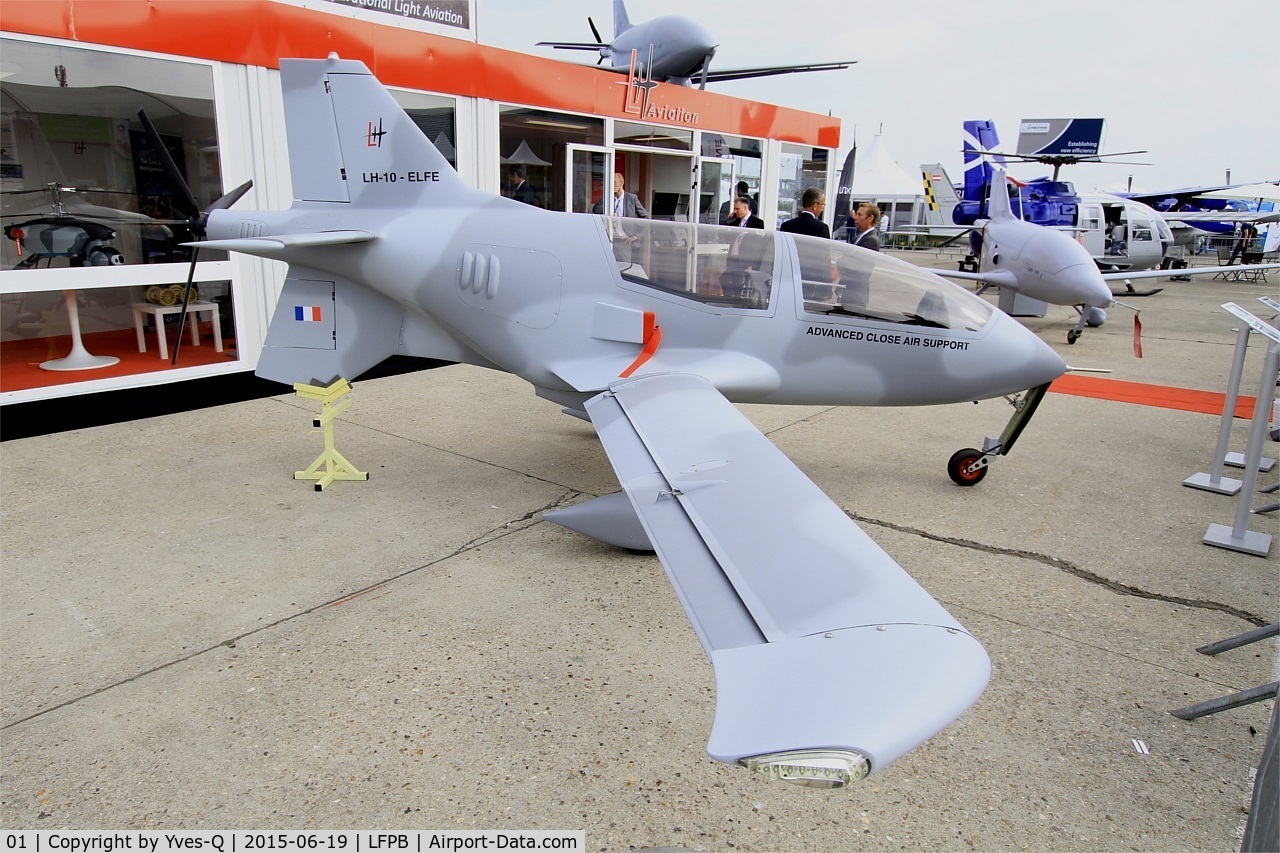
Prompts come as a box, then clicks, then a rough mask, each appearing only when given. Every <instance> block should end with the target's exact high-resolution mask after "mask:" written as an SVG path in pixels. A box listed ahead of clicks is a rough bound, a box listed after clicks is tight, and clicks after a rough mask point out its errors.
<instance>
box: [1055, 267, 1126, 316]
mask: <svg viewBox="0 0 1280 853" xmlns="http://www.w3.org/2000/svg"><path fill="white" fill-rule="evenodd" d="M1058 277H1059V279H1060V280H1061V281H1063V282H1064V283H1066V285H1067V287H1068V288H1069V289H1070V293H1071V297H1070V302H1071V304H1072V305H1088V306H1089V307H1090V308H1109V307H1110V306H1111V303H1112V301H1113V296H1112V294H1111V288H1110V287H1108V286H1107V281H1106V279H1104V278H1103V277H1102V273H1100V272H1099V271H1098V267H1097V266H1096V265H1095V264H1094V263H1093V261H1092V260H1090V261H1089V262H1088V263H1084V264H1074V265H1072V266H1069V267H1067V268H1065V269H1064V270H1062V272H1060V273H1058Z"/></svg>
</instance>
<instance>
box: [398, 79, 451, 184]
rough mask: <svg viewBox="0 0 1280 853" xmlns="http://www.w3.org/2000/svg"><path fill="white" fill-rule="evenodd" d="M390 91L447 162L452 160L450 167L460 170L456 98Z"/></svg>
mask: <svg viewBox="0 0 1280 853" xmlns="http://www.w3.org/2000/svg"><path fill="white" fill-rule="evenodd" d="M390 91H391V97H393V98H395V99H396V103H397V104H399V105H400V106H401V107H403V108H404V111H405V112H406V113H407V114H408V116H409V118H411V119H412V120H413V123H414V124H416V125H417V126H418V129H419V130H421V131H422V134H423V135H424V136H426V137H427V139H429V140H431V143H432V144H433V145H435V147H436V148H437V149H438V150H439V151H440V153H441V154H443V155H444V159H446V160H448V161H449V165H450V166H452V167H453V168H455V169H457V168H458V133H457V129H456V128H457V119H456V115H457V107H456V105H455V104H454V100H453V98H445V97H442V96H440V95H428V94H426V93H425V92H410V91H405V90H400V89H392V90H390Z"/></svg>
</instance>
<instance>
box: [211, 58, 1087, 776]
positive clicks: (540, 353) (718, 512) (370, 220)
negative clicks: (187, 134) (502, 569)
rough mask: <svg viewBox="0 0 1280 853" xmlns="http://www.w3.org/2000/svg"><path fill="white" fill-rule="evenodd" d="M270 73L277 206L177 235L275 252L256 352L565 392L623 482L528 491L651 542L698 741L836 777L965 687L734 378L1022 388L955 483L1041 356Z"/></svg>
mask: <svg viewBox="0 0 1280 853" xmlns="http://www.w3.org/2000/svg"><path fill="white" fill-rule="evenodd" d="M280 74H281V81H282V85H283V89H284V105H285V118H286V129H287V137H288V145H289V158H290V167H291V174H292V185H293V192H294V201H293V205H292V206H291V207H290V208H289V209H288V210H279V211H266V210H263V211H236V210H233V209H225V204H224V203H223V202H222V201H221V200H220V202H219V203H218V205H217V207H218V208H219V209H215V210H212V211H211V212H210V213H209V214H208V217H207V221H206V223H205V225H206V227H207V231H206V233H207V236H208V238H209V239H208V241H207V242H205V243H203V244H201V245H205V246H211V247H216V248H221V249H227V250H232V251H238V252H245V253H248V254H251V255H256V256H259V257H264V258H273V259H276V260H281V261H285V262H287V263H288V264H289V272H288V276H287V279H286V281H285V284H284V288H283V291H282V293H281V296H280V300H279V303H278V305H277V308H276V311H275V314H274V316H273V318H272V321H271V325H270V329H269V331H268V335H267V339H266V343H265V346H264V349H263V352H262V356H261V360H260V362H259V365H258V373H259V375H262V376H265V377H268V378H271V379H274V380H278V381H281V382H299V381H300V382H306V383H309V384H321V385H323V384H327V383H328V382H330V381H331V380H332V379H333V378H335V377H356V376H358V375H359V374H360V373H361V372H363V371H364V370H366V369H368V368H370V367H372V366H373V365H375V364H377V363H378V362H380V361H382V360H383V359H384V358H386V357H388V356H390V355H393V354H397V353H400V354H406V355H415V356H424V357H430V358H437V359H443V360H449V361H455V362H466V363H469V364H474V365H481V366H484V367H489V368H494V369H497V370H503V371H508V372H510V373H513V374H515V375H518V376H520V377H522V378H523V379H525V380H527V381H528V382H530V383H531V384H532V385H533V386H534V389H535V390H536V392H537V393H538V394H539V395H541V396H543V397H545V398H548V399H550V400H553V401H556V402H558V403H560V404H561V405H562V406H564V407H566V410H567V411H569V412H570V413H573V414H576V415H578V416H579V417H585V418H587V419H588V420H589V421H590V422H591V424H592V425H593V426H594V427H595V428H596V430H597V432H598V434H599V436H600V439H601V441H602V443H603V445H604V448H605V451H606V453H607V455H608V457H609V460H610V462H611V463H612V465H613V466H614V470H615V471H616V472H617V474H618V478H619V480H620V482H621V484H622V488H623V491H622V492H621V493H620V494H619V495H612V496H605V497H602V498H596V499H594V500H591V501H588V502H586V503H584V504H580V505H578V506H575V507H571V508H569V509H567V510H562V511H560V512H558V513H556V514H554V516H550V515H549V517H550V518H551V520H553V521H555V522H557V523H561V524H564V525H565V526H568V527H571V528H573V529H576V530H579V531H583V532H585V533H587V534H588V535H591V536H596V537H598V538H600V539H602V540H604V541H607V542H611V543H613V544H617V545H622V546H626V547H630V548H633V549H652V550H654V551H656V553H657V555H658V557H659V559H660V560H661V562H662V564H663V566H664V568H665V569H666V571H667V573H668V576H669V578H670V580H671V582H672V584H673V586H674V587H675V590H676V593H677V596H678V597H679V599H680V601H681V603H682V604H683V606H684V608H685V611H686V613H687V614H688V616H689V619H690V620H691V621H692V623H693V626H694V629H695V631H696V633H697V635H698V638H699V640H700V641H701V642H702V645H703V648H704V649H705V651H706V653H707V655H708V657H709V658H710V660H711V662H712V664H713V665H714V668H715V674H716V686H717V694H718V696H717V710H716V717H715V723H714V727H713V729H712V732H711V737H710V741H709V743H708V747H707V750H708V752H709V753H710V754H711V756H712V757H713V758H715V759H716V760H719V761H723V762H728V763H740V764H743V765H745V766H748V767H750V768H752V769H754V770H756V771H759V772H761V773H763V774H765V775H767V776H770V777H773V778H779V779H785V780H787V781H791V782H795V783H798V784H803V785H809V786H821V787H839V786H841V785H844V784H846V783H847V782H850V781H852V780H854V779H857V778H861V777H862V776H864V775H866V774H868V773H872V772H877V771H879V770H881V769H883V768H884V767H885V766H886V765H887V764H889V763H890V762H891V761H893V760H894V759H896V758H898V757H900V756H901V755H903V754H905V753H906V752H907V751H909V750H910V749H913V748H914V747H915V746H917V745H919V744H920V743H922V742H924V741H925V740H927V739H928V738H930V737H932V736H933V735H934V734H936V733H937V732H938V731H940V730H941V729H942V728H943V727H945V726H946V725H947V724H948V723H950V722H951V721H952V720H954V719H955V718H956V717H958V716H959V715H960V714H962V713H963V712H964V710H965V709H966V708H968V707H969V706H970V705H971V704H972V703H973V702H975V701H976V700H977V698H978V697H979V695H981V693H982V691H983V689H984V687H985V685H986V682H987V679H988V677H989V673H990V661H989V660H988V658H987V655H986V652H985V651H984V650H983V648H982V646H981V645H980V644H979V643H978V641H977V640H976V639H974V638H973V637H972V636H971V635H970V634H968V633H967V632H966V631H965V630H964V628H963V627H962V626H961V625H960V624H959V623H958V622H957V621H956V620H955V619H954V618H953V617H952V616H951V615H950V614H949V613H947V612H946V610H944V609H943V608H942V607H941V606H940V605H939V604H938V603H937V602H936V601H934V600H933V598H931V597H930V596H929V594H928V593H927V592H925V590H924V589H923V588H921V587H920V586H919V584H917V583H916V582H915V581H914V580H913V579H912V578H911V577H910V576H909V575H908V574H907V573H906V572H905V571H903V569H902V568H901V567H900V566H898V565H897V563H895V562H894V560H893V559H892V558H891V557H890V556H889V555H888V554H886V553H885V552H884V551H883V550H882V549H880V548H879V547H878V546H877V545H876V544H875V543H874V542H873V541H872V540H871V539H870V538H869V537H868V536H867V535H866V534H865V533H864V532H863V531H862V530H861V529H860V528H858V526H857V525H856V524H855V523H854V522H853V521H852V520H851V519H850V518H849V516H848V515H847V514H846V513H845V512H844V511H843V510H841V509H840V507H839V506H837V505H836V504H835V503H834V502H833V501H832V500H831V499H830V498H828V497H827V496H826V495H825V494H823V493H822V492H821V491H820V490H819V489H818V487H817V486H816V485H814V483H813V482H812V481H811V480H809V479H808V477H806V476H805V475H804V474H803V473H802V472H801V471H800V470H799V469H798V468H797V467H796V466H795V465H794V464H793V463H792V462H791V461H790V460H788V459H787V458H786V457H785V456H784V455H783V454H782V453H781V452H780V451H779V450H778V449H777V448H776V447H775V446H774V445H773V444H772V443H770V442H769V440H768V439H766V438H765V436H764V435H763V434H761V432H760V431H759V430H758V429H757V428H756V427H755V426H754V425H753V424H752V423H751V422H750V421H748V420H747V419H746V418H745V417H744V416H743V415H742V414H741V413H740V412H739V411H738V410H737V408H736V407H735V406H734V405H733V403H734V402H752V403H795V404H808V405H853V406H864V405H865V406H877V405H886V406H902V405H925V404H934V403H953V402H962V401H971V400H979V399H984V398H992V397H998V396H1005V395H1013V394H1017V393H1018V392H1022V391H1027V392H1028V393H1027V395H1024V396H1023V397H1022V399H1021V401H1020V402H1021V405H1019V406H1018V407H1017V410H1016V412H1015V414H1014V416H1013V418H1012V419H1011V421H1010V425H1009V426H1008V427H1006V430H1005V433H1006V435H1005V436H1002V439H1004V444H1003V446H1002V447H995V446H990V444H989V445H988V446H987V447H986V448H985V450H986V452H985V453H979V452H978V451H972V453H973V454H976V455H970V456H966V457H965V460H964V463H963V467H964V472H965V474H964V476H965V477H967V478H969V479H971V480H973V481H976V479H978V478H980V476H981V474H982V473H984V472H985V466H986V463H987V460H988V459H989V458H990V457H991V456H994V455H995V454H996V453H999V452H1003V450H1004V449H1006V448H1007V447H1008V446H1010V445H1011V444H1012V441H1013V438H1014V437H1016V434H1017V432H1018V431H1020V429H1021V427H1022V426H1023V425H1025V422H1026V419H1027V418H1028V417H1029V416H1030V413H1031V411H1033V410H1034V408H1035V405H1034V403H1035V402H1036V401H1038V399H1039V397H1040V396H1041V395H1043V393H1044V391H1045V389H1047V387H1048V384H1049V383H1050V382H1051V381H1052V380H1053V379H1055V378H1057V377H1058V376H1060V375H1061V374H1062V373H1063V372H1064V370H1065V369H1066V367H1065V365H1064V364H1063V362H1062V359H1061V358H1059V357H1058V355H1057V354H1055V353H1054V352H1053V351H1052V350H1051V349H1050V348H1049V347H1048V346H1047V345H1045V344H1044V343H1043V342H1042V341H1040V340H1039V339H1038V338H1037V337H1035V335H1033V334H1032V333H1031V332H1029V331H1028V330H1026V329H1025V328H1023V327H1022V326H1021V325H1019V324H1018V323H1017V322H1016V321H1014V320H1012V319H1011V318H1009V317H1008V316H1007V315H1005V314H1003V313H1001V312H999V311H997V310H995V309H994V308H993V307H992V306H991V305H990V304H988V303H987V302H986V301H985V300H983V299H980V298H978V297H977V296H975V295H973V294H972V293H969V292H968V291H966V290H965V289H964V288H962V287H960V286H958V285H955V284H952V283H950V282H947V281H945V280H944V279H941V278H939V277H937V276H935V275H934V274H932V273H930V272H927V271H924V270H921V269H919V268H917V267H914V266H912V265H910V264H907V263H904V262H901V261H898V260H896V259H894V258H890V257H887V256H885V255H882V254H879V253H876V252H869V251H866V250H863V249H859V248H857V247H854V246H850V245H847V244H837V243H834V242H832V241H830V240H819V239H816V238H809V237H804V236H796V235H791V234H783V233H775V232H769V231H759V230H750V229H738V228H728V227H722V226H716V225H698V224H694V223H677V222H663V221H651V220H635V219H626V220H623V219H617V218H614V217H606V216H597V215H592V214H572V213H559V212H553V211H547V210H542V209H538V208H534V207H531V206H529V205H524V204H520V203H518V202H515V201H512V200H510V199H506V198H500V197H497V196H493V195H490V194H488V193H486V192H482V191H479V190H476V189H474V188H471V187H469V186H467V185H466V184H465V183H464V182H463V181H462V180H461V178H460V177H459V176H458V175H457V173H455V172H454V171H453V169H452V168H450V166H449V164H448V163H447V162H446V161H445V159H444V158H443V157H442V156H441V155H440V153H439V152H438V151H436V149H435V148H434V146H432V144H431V143H430V141H429V140H427V138H426V137H425V136H423V134H422V132H421V131H420V130H419V129H418V128H417V127H416V126H415V125H414V124H413V122H412V121H411V120H410V119H409V118H408V116H406V115H405V113H404V112H403V110H401V108H400V107H399V106H398V105H397V104H396V103H395V101H394V100H393V99H392V98H391V96H390V95H389V94H388V93H387V92H386V90H385V89H384V88H383V87H382V86H381V84H380V83H379V82H378V81H377V80H376V79H375V78H374V77H373V76H372V75H371V74H370V72H369V70H368V69H367V68H366V67H365V66H364V65H363V64H362V63H360V62H354V61H344V60H340V59H338V58H337V57H335V56H331V57H330V58H329V59H327V60H283V61H282V62H281V63H280ZM1029 389H1032V390H1029ZM992 441H993V440H992V439H988V443H990V442H992Z"/></svg>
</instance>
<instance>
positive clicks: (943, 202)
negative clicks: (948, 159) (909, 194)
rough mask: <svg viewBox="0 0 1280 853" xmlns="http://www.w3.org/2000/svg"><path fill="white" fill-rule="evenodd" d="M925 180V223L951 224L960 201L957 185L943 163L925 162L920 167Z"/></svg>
mask: <svg viewBox="0 0 1280 853" xmlns="http://www.w3.org/2000/svg"><path fill="white" fill-rule="evenodd" d="M920 173H921V177H922V179H923V181H924V196H925V201H926V204H925V218H924V221H925V224H926V225H950V224H951V214H952V211H954V210H955V209H956V205H957V204H959V202H960V196H958V195H957V194H956V188H955V185H954V184H952V183H951V177H950V176H949V175H948V174H947V170H946V169H944V168H942V164H941V163H925V164H924V165H922V166H921V167H920Z"/></svg>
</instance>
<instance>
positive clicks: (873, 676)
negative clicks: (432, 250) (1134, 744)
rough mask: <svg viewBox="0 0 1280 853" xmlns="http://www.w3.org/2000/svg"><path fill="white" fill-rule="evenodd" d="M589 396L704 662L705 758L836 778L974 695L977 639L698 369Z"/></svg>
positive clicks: (900, 745) (908, 744)
mask: <svg viewBox="0 0 1280 853" xmlns="http://www.w3.org/2000/svg"><path fill="white" fill-rule="evenodd" d="M586 409H587V412H588V413H589V415H590V417H591V421H592V423H593V424H594V425H595V427H596V430H597V431H598V433H599V435H600V438H601V441H602V443H603V445H604V448H605V451H606V453H607V454H608V456H609V460H610V462H611V463H612V464H613V467H614V470H615V471H616V472H617V474H618V479H619V481H620V482H621V483H622V487H623V490H624V491H625V493H626V495H627V498H629V500H630V503H631V505H632V507H633V508H634V510H635V513H636V515H637V516H638V518H639V521H640V523H641V525H642V526H643V528H644V532H645V534H646V535H647V536H648V539H649V542H650V543H651V544H652V546H653V548H654V550H655V551H656V552H657V555H658V558H659V559H660V560H661V562H662V565H663V567H664V568H665V569H666V571H667V576H668V578H669V579H670V580H671V583H672V586H674V587H675V591H676V595H677V596H678V597H679V599H680V602H681V603H682V604H683V605H684V608H685V612H686V614H687V615H688V617H689V620H690V621H691V622H692V623H693V628H694V631H695V632H696V633H697V635H698V639H699V640H700V641H701V642H702V646H703V648H704V650H705V651H706V653H707V656H708V657H709V658H710V660H711V663H712V665H713V666H714V668H715V674H716V692H717V701H716V714H715V722H714V725H713V728H712V731H711V737H710V741H709V743H708V745H707V751H708V752H709V753H710V754H711V757H712V758H715V759H716V760H718V761H724V762H727V763H733V762H740V763H743V764H745V765H746V766H749V767H752V768H753V769H756V770H759V771H760V772H763V773H765V774H766V775H770V776H772V777H774V778H785V779H787V781H792V782H797V783H799V784H808V785H813V786H821V787H838V786H839V785H841V784H844V783H845V782H847V781H853V780H854V779H857V778H861V775H862V774H863V773H864V772H866V771H867V769H868V766H869V772H872V773H874V772H877V771H878V770H880V769H882V768H883V767H884V766H885V765H887V764H889V763H890V762H891V761H893V760H895V759H896V758H898V757H900V756H902V755H903V754H905V753H906V752H907V751H909V750H911V749H913V748H914V747H916V746H918V745H919V744H921V743H923V742H924V741H925V740H927V739H928V738H930V737H932V736H933V735H934V734H936V733H937V732H939V731H941V730H942V729H943V728H944V727H945V726H946V725H948V724H949V723H950V722H951V721H953V720H954V719H956V718H957V717H958V716H960V714H962V713H963V712H964V711H965V710H966V709H967V708H968V707H969V706H970V705H972V704H973V703H974V702H975V701H977V699H978V697H979V696H980V695H981V694H982V691H983V689H984V687H985V686H986V683H987V679H988V677H989V676H990V671H991V664H990V661H989V659H988V658H987V654H986V652H985V651H984V650H983V648H982V646H981V645H980V644H979V643H978V641H977V640H975V639H974V638H973V637H972V636H970V635H969V634H968V633H967V632H966V631H965V630H964V628H963V627H961V625H960V624H959V623H958V622H957V621H956V620H955V619H954V618H952V617H951V615H950V614H949V613H947V611H946V610H944V609H943V608H942V606H941V605H939V604H938V603H937V602H936V601H934V599H933V598H932V597H930V596H929V594H928V593H927V592H925V590H924V589H923V588H922V587H921V586H920V585H919V584H917V583H916V582H915V581H914V580H913V579H912V578H911V577H910V576H909V575H908V574H907V573H906V572H905V571H904V570H903V569H902V568H901V567H900V566H899V565H898V564H897V563H896V562H894V560H893V559H892V558H891V557H890V556H889V555H888V554H886V553H885V552H884V551H883V550H882V549H881V548H880V547H879V546H878V545H876V544H875V542H873V541H872V540H871V538H870V537H869V536H867V534H866V533H864V532H863V531H862V530H861V529H860V528H859V527H858V526H857V525H856V524H855V523H854V522H853V521H852V520H851V519H850V518H849V517H848V516H847V515H846V514H845V513H844V511H842V510H841V509H840V507H838V506H837V505H836V504H835V503H834V502H833V501H832V500H831V499H830V498H828V497H827V496H826V495H825V494H824V493H823V492H822V491H821V490H820V489H819V488H818V487H817V486H816V485H814V483H813V482H812V481H811V480H810V479H809V478H808V477H806V476H805V475H804V474H803V473H802V472H801V471H800V470H799V469H798V468H797V467H796V466H795V465H794V464H793V463H792V462H791V461H790V460H789V459H787V457H786V456H784V455H783V454H782V452H781V451H779V450H778V448H777V447H775V446H774V445H773V444H772V443H771V442H770V441H769V440H768V439H767V438H765V436H764V435H763V434H761V432H760V431H759V430H758V429H756V427H755V426H754V425H753V424H752V423H751V422H750V421H748V420H747V419H746V418H745V417H744V416H743V415H742V414H741V413H740V412H739V411H738V410H737V408H736V407H735V406H733V405H732V404H731V403H730V402H729V401H728V400H727V399H725V398H724V397H723V396H722V395H721V394H720V392H719V391H717V390H716V388H715V387H714V386H713V385H712V384H711V383H710V382H708V381H707V380H706V379H704V378H703V377H701V376H695V375H691V374H680V373H664V374H654V375H648V376H644V377H640V378H637V379H631V380H625V381H620V382H617V383H615V384H614V385H612V386H611V387H610V390H609V391H606V392H604V393H602V394H600V395H598V396H596V397H593V398H591V399H590V400H589V401H587V404H586ZM859 756H865V758H866V762H867V766H863V765H862V763H861V759H860V758H859Z"/></svg>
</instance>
